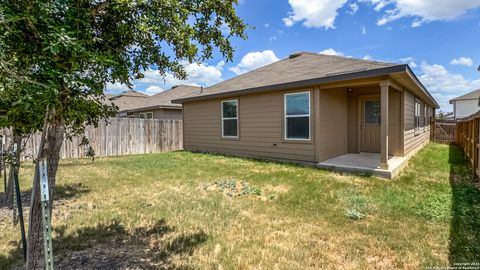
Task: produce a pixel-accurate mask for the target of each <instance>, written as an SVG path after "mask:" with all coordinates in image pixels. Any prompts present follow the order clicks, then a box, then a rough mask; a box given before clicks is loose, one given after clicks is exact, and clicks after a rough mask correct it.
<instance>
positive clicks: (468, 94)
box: [450, 89, 480, 104]
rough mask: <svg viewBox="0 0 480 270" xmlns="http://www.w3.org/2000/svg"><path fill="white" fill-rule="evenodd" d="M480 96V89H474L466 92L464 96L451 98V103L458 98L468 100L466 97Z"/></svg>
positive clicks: (474, 97) (476, 97) (475, 97)
mask: <svg viewBox="0 0 480 270" xmlns="http://www.w3.org/2000/svg"><path fill="white" fill-rule="evenodd" d="M479 97H480V89H477V90H474V91H472V92H470V93H466V94H465V95H463V96H459V97H456V98H454V99H452V100H450V104H453V101H457V100H466V99H478V98H479Z"/></svg>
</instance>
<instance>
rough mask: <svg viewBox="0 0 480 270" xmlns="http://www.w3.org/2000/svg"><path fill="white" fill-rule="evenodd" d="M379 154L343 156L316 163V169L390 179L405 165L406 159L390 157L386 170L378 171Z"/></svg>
mask: <svg viewBox="0 0 480 270" xmlns="http://www.w3.org/2000/svg"><path fill="white" fill-rule="evenodd" d="M379 162H380V154H378V153H360V154H345V155H341V156H338V157H335V158H332V159H328V160H325V161H322V162H320V163H317V165H316V166H317V167H318V168H321V169H327V170H332V171H344V172H352V173H359V172H360V173H368V174H373V175H375V176H379V177H383V178H388V179H392V178H394V177H395V176H397V175H398V173H399V172H400V171H401V170H402V169H403V168H404V167H405V166H406V165H407V163H408V157H397V156H390V157H389V159H388V163H389V166H388V170H384V169H380V167H379Z"/></svg>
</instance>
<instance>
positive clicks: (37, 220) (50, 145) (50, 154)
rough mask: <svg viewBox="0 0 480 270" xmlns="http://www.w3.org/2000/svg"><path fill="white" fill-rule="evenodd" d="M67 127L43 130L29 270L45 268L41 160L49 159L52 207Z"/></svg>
mask: <svg viewBox="0 0 480 270" xmlns="http://www.w3.org/2000/svg"><path fill="white" fill-rule="evenodd" d="M64 134H65V127H64V126H63V124H62V123H61V121H56V122H54V123H49V124H48V125H47V127H46V128H44V130H43V134H42V140H41V142H40V146H39V151H38V157H37V162H36V165H35V174H34V178H33V186H32V199H31V202H30V218H29V224H28V243H27V269H32V270H33V269H41V267H42V266H43V264H44V263H43V261H44V255H43V225H42V209H41V201H40V174H39V172H38V165H39V162H38V161H39V160H40V159H42V158H46V159H47V174H48V186H49V192H50V205H52V202H53V190H54V188H55V176H56V174H57V169H58V162H59V160H60V148H61V146H62V143H63V138H64Z"/></svg>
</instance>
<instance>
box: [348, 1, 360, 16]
mask: <svg viewBox="0 0 480 270" xmlns="http://www.w3.org/2000/svg"><path fill="white" fill-rule="evenodd" d="M349 7H350V10H349V11H347V13H348V14H351V15H354V14H355V13H357V11H358V10H359V9H360V7H359V6H358V4H357V3H352V4H350V5H349Z"/></svg>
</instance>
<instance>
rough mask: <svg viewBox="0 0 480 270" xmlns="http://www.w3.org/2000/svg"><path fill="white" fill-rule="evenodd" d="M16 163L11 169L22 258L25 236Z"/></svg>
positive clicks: (25, 252)
mask: <svg viewBox="0 0 480 270" xmlns="http://www.w3.org/2000/svg"><path fill="white" fill-rule="evenodd" d="M17 166H18V165H16V164H15V168H14V169H13V181H14V182H15V193H16V196H17V207H18V218H19V220H20V233H21V236H22V247H23V258H24V259H25V260H26V259H27V238H26V237H25V224H24V223H23V208H22V196H21V194H20V185H19V183H18V173H17V172H18V170H17V169H18V167H17Z"/></svg>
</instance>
